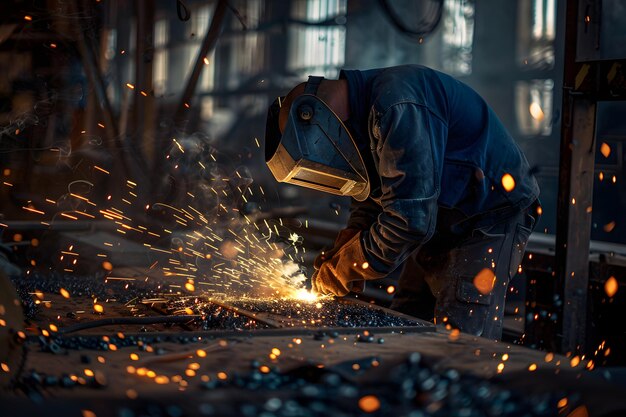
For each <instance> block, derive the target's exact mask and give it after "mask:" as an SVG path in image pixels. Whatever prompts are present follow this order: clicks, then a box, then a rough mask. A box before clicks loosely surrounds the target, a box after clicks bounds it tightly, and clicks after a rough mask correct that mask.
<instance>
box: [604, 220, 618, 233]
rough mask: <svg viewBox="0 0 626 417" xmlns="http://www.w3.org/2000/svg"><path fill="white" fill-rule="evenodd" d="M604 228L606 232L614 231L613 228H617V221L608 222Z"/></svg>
mask: <svg viewBox="0 0 626 417" xmlns="http://www.w3.org/2000/svg"><path fill="white" fill-rule="evenodd" d="M602 228H603V229H604V231H605V232H607V233H610V232H612V231H613V229H615V222H610V223H607V224H605V225H604V226H603V227H602Z"/></svg>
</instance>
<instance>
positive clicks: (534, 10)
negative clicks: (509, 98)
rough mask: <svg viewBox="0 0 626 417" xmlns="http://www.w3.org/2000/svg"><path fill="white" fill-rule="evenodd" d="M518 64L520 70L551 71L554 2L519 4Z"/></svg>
mask: <svg viewBox="0 0 626 417" xmlns="http://www.w3.org/2000/svg"><path fill="white" fill-rule="evenodd" d="M518 25H519V32H518V33H519V38H518V47H517V49H518V51H517V52H518V54H517V55H518V63H519V64H520V66H522V68H528V69H536V68H541V69H552V68H553V67H554V38H555V36H556V0H521V1H520V2H519V22H518Z"/></svg>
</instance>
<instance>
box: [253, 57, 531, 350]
mask: <svg viewBox="0 0 626 417" xmlns="http://www.w3.org/2000/svg"><path fill="white" fill-rule="evenodd" d="M265 158H266V162H267V165H268V167H269V168H270V170H271V172H272V173H273V175H274V176H275V178H276V179H277V180H278V181H281V182H287V183H290V184H295V185H300V186H303V187H309V188H313V189H316V190H320V191H324V192H328V193H332V194H336V195H343V196H350V197H352V205H351V211H350V218H349V221H348V224H347V227H346V228H345V229H343V230H342V231H341V232H340V233H339V235H338V237H337V239H336V241H335V245H334V247H333V248H332V249H331V250H329V251H326V252H322V253H321V254H320V255H319V256H318V257H317V258H316V259H315V268H316V271H315V273H314V275H313V277H312V287H313V290H314V291H316V292H318V293H321V294H334V295H336V296H345V295H347V294H348V293H349V292H350V291H354V292H359V291H362V290H363V286H364V282H365V281H368V280H374V279H379V278H383V277H386V276H390V275H396V276H398V277H399V278H398V291H397V292H396V294H395V296H394V300H393V303H392V308H394V309H396V310H399V311H403V312H407V313H409V314H413V315H417V316H419V315H424V314H428V313H427V312H426V313H425V312H424V308H425V306H426V308H430V317H431V318H434V320H435V323H437V324H441V325H446V326H449V327H453V328H458V329H460V330H461V331H463V332H466V333H470V334H473V335H476V336H484V337H487V338H491V339H499V338H500V337H501V334H502V319H503V315H504V301H505V296H506V293H507V288H508V284H509V281H510V280H511V277H512V276H514V275H515V274H516V273H517V270H518V267H519V265H520V264H521V261H522V257H523V254H524V249H525V246H526V242H527V240H528V238H529V235H530V233H531V232H532V230H533V228H534V225H535V224H536V221H537V218H538V216H539V214H540V213H541V207H540V205H539V203H538V196H539V187H538V185H537V182H536V180H535V178H534V176H533V175H532V172H531V169H530V167H529V164H528V162H527V160H526V158H525V156H524V155H523V153H522V151H521V150H520V149H519V147H518V146H517V144H516V143H515V141H514V139H513V138H512V137H511V135H510V134H509V133H508V132H507V130H506V129H505V128H504V126H503V125H502V123H501V122H500V120H499V119H498V117H497V116H496V114H495V113H494V111H493V110H492V109H491V108H490V107H489V106H488V104H487V103H486V101H485V100H484V99H483V98H482V97H481V96H480V95H479V94H477V93H476V92H475V91H474V90H473V89H472V88H470V87H469V86H467V85H466V84H464V83H462V82H460V81H458V80H456V79H454V78H453V77H451V76H449V75H446V74H444V73H442V72H439V71H435V70H433V69H430V68H427V67H424V66H420V65H403V66H397V67H391V68H382V69H372V70H366V71H358V70H343V71H341V72H340V75H339V79H337V80H328V79H324V78H322V77H314V76H311V77H309V79H308V81H307V82H305V83H301V84H299V85H297V86H296V87H295V88H293V89H292V90H291V91H290V92H289V94H288V95H287V96H285V97H280V98H278V99H277V100H276V101H275V102H274V103H273V104H272V105H271V106H270V108H269V111H268V118H267V126H266V136H265ZM424 287H425V288H427V289H428V290H429V295H430V293H431V294H432V295H430V297H431V298H432V300H433V302H432V305H431V306H430V307H427V306H428V303H427V302H425V301H424V300H425V298H424V296H423V288H424Z"/></svg>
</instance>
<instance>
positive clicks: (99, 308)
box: [93, 304, 104, 313]
mask: <svg viewBox="0 0 626 417" xmlns="http://www.w3.org/2000/svg"><path fill="white" fill-rule="evenodd" d="M93 311H95V312H96V313H104V307H102V306H101V305H100V304H94V305H93Z"/></svg>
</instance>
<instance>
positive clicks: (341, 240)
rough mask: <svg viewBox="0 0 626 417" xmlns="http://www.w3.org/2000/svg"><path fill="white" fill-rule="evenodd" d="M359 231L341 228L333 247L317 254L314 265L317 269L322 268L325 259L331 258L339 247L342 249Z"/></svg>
mask: <svg viewBox="0 0 626 417" xmlns="http://www.w3.org/2000/svg"><path fill="white" fill-rule="evenodd" d="M357 233H359V229H343V230H341V231H340V232H339V234H338V235H337V238H336V239H335V244H334V246H333V248H332V249H330V250H327V251H323V252H320V254H319V255H317V256H316V257H315V260H314V261H313V267H314V268H315V269H316V270H317V269H320V267H321V266H322V264H323V263H324V262H325V261H327V260H329V259H331V258H332V257H333V256H334V255H335V254H336V253H337V251H339V249H341V247H342V246H343V245H345V244H346V243H347V242H348V241H349V240H350V239H352V238H353V237H354V235H356V234H357Z"/></svg>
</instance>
